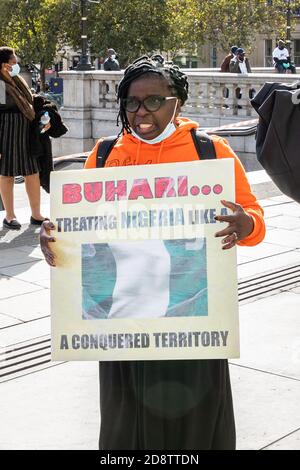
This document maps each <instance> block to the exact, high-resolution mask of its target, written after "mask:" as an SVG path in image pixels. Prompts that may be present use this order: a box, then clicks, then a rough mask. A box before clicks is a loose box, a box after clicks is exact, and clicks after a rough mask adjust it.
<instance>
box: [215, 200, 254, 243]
mask: <svg viewBox="0 0 300 470" xmlns="http://www.w3.org/2000/svg"><path fill="white" fill-rule="evenodd" d="M221 203H222V204H223V206H225V207H227V208H228V209H231V210H232V211H233V214H232V215H217V216H216V217H215V220H218V221H219V222H228V224H229V225H228V226H227V227H226V228H225V229H224V230H221V231H220V232H217V233H216V234H215V237H225V238H224V239H223V240H222V243H223V245H224V246H223V250H229V249H230V248H232V247H234V246H235V244H236V243H237V242H238V241H240V240H243V239H244V238H246V237H247V236H248V235H250V233H251V232H252V231H253V228H254V221H253V219H252V217H251V215H249V214H247V212H245V211H244V209H243V208H242V206H241V205H240V204H235V203H234V202H230V201H224V200H222V201H221Z"/></svg>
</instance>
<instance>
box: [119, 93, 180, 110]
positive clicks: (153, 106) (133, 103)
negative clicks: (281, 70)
mask: <svg viewBox="0 0 300 470" xmlns="http://www.w3.org/2000/svg"><path fill="white" fill-rule="evenodd" d="M174 99H177V98H176V96H160V95H151V96H147V98H145V99H144V100H138V99H137V98H136V97H135V96H129V97H128V98H123V99H122V105H123V106H124V108H125V109H126V111H128V112H129V113H136V112H137V111H138V110H139V109H140V107H141V105H143V107H144V108H145V109H146V111H148V112H150V113H153V112H155V111H158V110H159V108H160V107H161V106H162V104H163V103H164V102H165V101H167V100H174Z"/></svg>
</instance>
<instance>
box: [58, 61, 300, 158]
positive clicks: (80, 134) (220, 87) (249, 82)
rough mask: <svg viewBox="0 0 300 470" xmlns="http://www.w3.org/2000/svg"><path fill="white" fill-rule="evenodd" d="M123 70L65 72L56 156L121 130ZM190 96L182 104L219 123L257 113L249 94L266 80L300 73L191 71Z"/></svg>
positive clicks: (194, 115)
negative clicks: (119, 93) (61, 125)
mask: <svg viewBox="0 0 300 470" xmlns="http://www.w3.org/2000/svg"><path fill="white" fill-rule="evenodd" d="M122 75H123V73H122V72H104V71H101V70H97V71H92V72H76V71H68V72H61V73H60V76H61V77H62V78H63V79H64V106H63V107H62V108H61V110H60V112H61V114H62V117H63V119H64V121H65V123H66V125H67V126H68V128H69V132H68V133H67V134H66V135H65V136H63V137H62V138H61V139H57V140H53V151H54V152H53V153H54V155H55V156H60V155H67V154H71V153H78V152H83V151H88V150H90V149H91V148H92V147H93V145H94V143H95V142H96V140H97V139H98V138H99V137H101V136H106V135H111V134H117V133H119V132H120V127H117V126H116V120H117V114H118V103H117V101H116V89H117V85H118V82H119V81H120V79H121V77H122ZM187 75H188V77H189V100H188V102H187V103H186V105H185V106H184V107H183V109H182V114H183V115H184V116H187V117H190V118H191V119H193V120H196V121H197V122H199V124H200V125H201V126H202V127H203V126H220V125H224V124H227V123H230V122H236V121H242V120H248V119H251V118H253V117H257V115H256V113H255V111H254V109H253V108H252V106H251V104H250V98H249V97H250V96H254V94H255V93H256V92H257V91H258V90H259V89H260V88H261V87H262V85H263V84H264V83H265V82H266V81H269V82H275V81H277V82H278V81H284V82H289V83H292V82H294V81H296V80H299V79H300V75H291V74H287V75H279V74H276V73H275V74H270V73H267V74H265V73H251V74H248V75H241V74H230V73H220V72H215V71H212V70H211V71H209V72H198V71H190V72H187Z"/></svg>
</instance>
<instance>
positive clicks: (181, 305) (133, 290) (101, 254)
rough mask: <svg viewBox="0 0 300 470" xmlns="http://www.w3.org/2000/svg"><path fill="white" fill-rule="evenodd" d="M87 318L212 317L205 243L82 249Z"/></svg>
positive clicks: (101, 245) (140, 243)
mask: <svg viewBox="0 0 300 470" xmlns="http://www.w3.org/2000/svg"><path fill="white" fill-rule="evenodd" d="M81 262H82V270H81V276H82V317H83V318H84V319H93V320H95V319H114V318H116V319H118V318H160V317H198V316H205V315H207V314H208V300H207V258H206V240H205V238H195V239H193V240H187V239H178V240H143V241H135V242H124V243H96V244H82V245H81Z"/></svg>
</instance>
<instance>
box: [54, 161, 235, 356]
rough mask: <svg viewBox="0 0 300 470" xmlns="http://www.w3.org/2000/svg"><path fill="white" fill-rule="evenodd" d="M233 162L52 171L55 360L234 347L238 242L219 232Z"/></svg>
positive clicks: (222, 352) (216, 352)
mask: <svg viewBox="0 0 300 470" xmlns="http://www.w3.org/2000/svg"><path fill="white" fill-rule="evenodd" d="M233 170H234V161H233V159H221V160H210V161H194V162H186V163H181V164H178V163H176V164H173V163H172V164H164V165H143V166H142V165H141V166H127V167H121V168H105V169H93V170H80V171H61V172H54V173H52V176H51V220H52V221H53V222H54V224H55V225H56V228H57V230H56V231H55V232H54V235H55V238H56V243H54V244H53V246H54V251H55V254H56V257H57V258H56V259H57V267H55V268H52V270H51V271H52V272H51V303H52V308H51V310H52V357H53V359H54V360H101V361H102V360H104V361H107V360H109V361H111V360H148V359H149V360H152V359H155V360H159V359H197V358H206V359H207V358H215V359H217V358H229V357H237V356H238V354H239V335H238V303H237V274H236V250H235V248H234V249H231V250H222V244H221V239H220V238H216V237H215V236H214V235H215V233H216V232H217V231H219V230H221V229H222V228H224V227H225V226H226V225H225V224H224V223H223V224H222V223H220V222H216V220H215V218H214V217H215V216H216V215H217V214H227V209H226V208H225V207H224V206H223V205H222V204H221V200H222V199H225V200H229V201H234V200H235V196H234V171H233Z"/></svg>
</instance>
